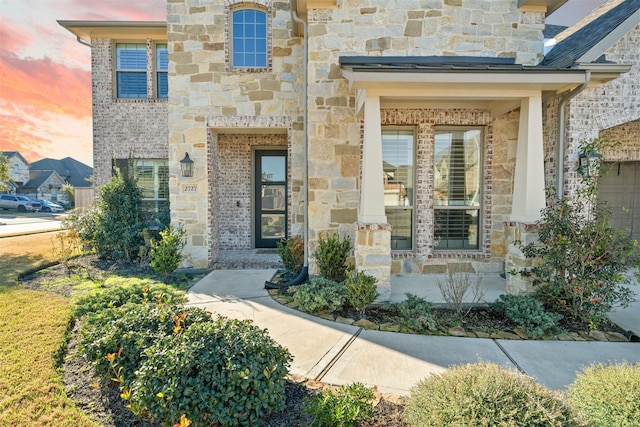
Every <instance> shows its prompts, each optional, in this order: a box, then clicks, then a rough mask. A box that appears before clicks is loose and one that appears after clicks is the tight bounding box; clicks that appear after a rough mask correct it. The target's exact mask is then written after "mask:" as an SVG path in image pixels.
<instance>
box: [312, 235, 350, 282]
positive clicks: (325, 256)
mask: <svg viewBox="0 0 640 427" xmlns="http://www.w3.org/2000/svg"><path fill="white" fill-rule="evenodd" d="M351 249H352V246H351V241H350V240H349V238H348V237H345V238H344V239H342V238H340V237H339V236H338V235H337V233H334V234H330V235H329V236H327V238H326V239H323V238H322V237H320V238H319V239H318V248H317V249H316V251H315V252H314V256H315V258H316V262H317V263H318V269H319V270H320V274H321V275H322V276H323V277H325V278H327V279H329V280H333V281H334V282H338V283H340V282H344V280H345V279H346V278H347V269H348V266H347V258H348V257H349V253H350V252H351Z"/></svg>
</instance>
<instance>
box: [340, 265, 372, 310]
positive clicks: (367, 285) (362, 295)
mask: <svg viewBox="0 0 640 427" xmlns="http://www.w3.org/2000/svg"><path fill="white" fill-rule="evenodd" d="M344 289H345V298H346V300H347V303H349V305H350V306H351V307H353V308H355V309H356V310H358V311H359V312H360V313H364V310H365V309H366V308H367V306H368V305H369V304H371V303H372V302H374V301H375V300H376V298H378V296H379V295H380V293H379V292H378V288H377V287H376V278H375V277H373V276H369V275H368V274H366V273H365V272H363V271H358V272H355V271H354V272H351V273H349V276H348V277H347V280H345V282H344Z"/></svg>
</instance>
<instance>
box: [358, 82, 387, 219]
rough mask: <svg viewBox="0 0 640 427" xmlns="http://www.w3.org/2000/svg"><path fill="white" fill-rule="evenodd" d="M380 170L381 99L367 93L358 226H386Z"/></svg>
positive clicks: (381, 173)
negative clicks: (374, 224)
mask: <svg viewBox="0 0 640 427" xmlns="http://www.w3.org/2000/svg"><path fill="white" fill-rule="evenodd" d="M383 173H384V172H383V170H382V127H381V124H380V97H379V96H377V95H371V94H370V93H368V92H367V94H366V96H365V101H364V144H363V148H362V181H361V183H360V212H359V213H358V222H363V223H369V224H371V223H378V224H381V223H386V222H387V216H386V214H385V212H384V186H383Z"/></svg>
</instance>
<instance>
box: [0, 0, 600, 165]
mask: <svg viewBox="0 0 640 427" xmlns="http://www.w3.org/2000/svg"><path fill="white" fill-rule="evenodd" d="M603 1H604V0H570V1H569V3H568V4H567V5H565V6H563V8H561V9H560V10H558V11H557V12H556V13H555V14H554V16H553V17H552V18H553V19H552V20H550V21H549V23H553V24H556V25H571V24H572V23H573V22H575V21H577V20H578V19H579V18H581V17H582V16H583V15H584V14H585V13H587V12H589V11H590V10H592V9H593V8H595V7H597V6H599V5H600V4H602V3H603ZM56 20H109V21H120V20H121V21H137V20H143V21H144V20H146V21H164V20H166V0H0V151H19V152H20V153H21V154H22V155H23V156H24V157H25V158H26V159H27V160H28V161H30V162H33V161H36V160H40V159H42V158H45V157H50V158H54V159H62V158H64V157H73V158H75V159H76V160H79V161H81V162H83V163H86V164H88V165H90V166H92V165H93V159H92V147H91V145H92V132H91V61H90V49H89V48H88V47H86V46H83V45H81V44H80V43H78V42H77V41H76V39H75V37H74V36H73V35H72V34H71V33H69V32H68V31H66V30H65V29H64V28H62V27H61V26H59V25H58V23H57V22H56Z"/></svg>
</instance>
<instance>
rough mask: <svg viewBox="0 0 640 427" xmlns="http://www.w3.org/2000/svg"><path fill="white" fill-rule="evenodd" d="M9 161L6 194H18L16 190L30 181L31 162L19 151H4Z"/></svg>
mask: <svg viewBox="0 0 640 427" xmlns="http://www.w3.org/2000/svg"><path fill="white" fill-rule="evenodd" d="M2 154H3V155H4V156H5V157H6V158H7V159H9V182H7V183H5V185H6V188H5V189H4V192H5V193H9V194H16V190H17V189H18V188H20V187H21V186H22V185H23V184H24V183H26V182H27V181H29V162H27V160H26V159H25V158H24V157H22V154H20V153H19V152H17V151H3V152H2Z"/></svg>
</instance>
